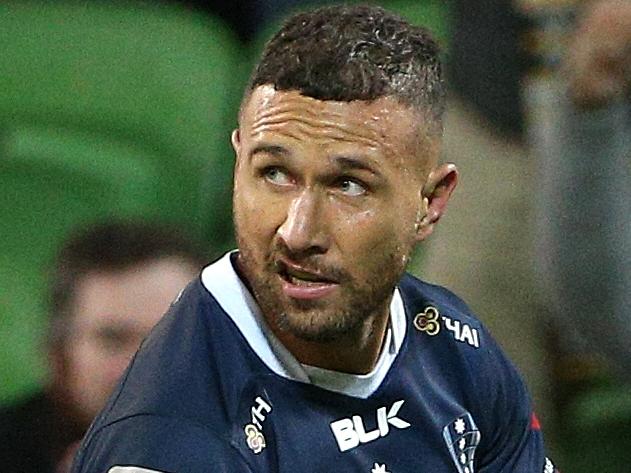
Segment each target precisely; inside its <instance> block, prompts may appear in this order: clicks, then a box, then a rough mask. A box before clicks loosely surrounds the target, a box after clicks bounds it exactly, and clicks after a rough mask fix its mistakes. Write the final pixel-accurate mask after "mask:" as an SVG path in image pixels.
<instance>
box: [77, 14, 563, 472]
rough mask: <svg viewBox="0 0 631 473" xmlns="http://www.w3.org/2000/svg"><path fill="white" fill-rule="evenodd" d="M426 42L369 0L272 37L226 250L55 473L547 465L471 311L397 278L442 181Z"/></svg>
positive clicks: (433, 51)
mask: <svg viewBox="0 0 631 473" xmlns="http://www.w3.org/2000/svg"><path fill="white" fill-rule="evenodd" d="M438 52H439V51H438V47H437V45H436V44H435V42H434V41H433V40H432V38H431V36H430V35H429V33H428V32H427V31H425V30H424V29H420V28H416V27H412V26H410V25H409V24H407V23H406V22H404V21H403V20H402V19H400V18H399V17H396V16H393V15H390V14H388V13H386V12H385V11H384V10H382V9H380V8H371V7H330V8H322V9H319V10H316V11H313V12H311V13H304V14H299V15H297V16H294V17H293V18H291V19H290V20H289V21H288V22H287V23H286V24H285V25H284V27H283V28H282V29H281V31H280V32H279V33H278V34H277V35H276V36H275V37H274V38H273V39H272V40H271V41H270V43H269V44H268V45H267V47H266V49H265V51H264V53H263V56H262V59H261V61H260V63H259V65H258V66H257V68H256V71H255V72H254V74H253V76H252V79H251V82H250V85H249V87H248V89H247V91H246V94H245V96H244V100H243V104H242V108H241V112H240V120H239V128H238V130H236V131H235V132H234V133H233V137H232V140H233V144H234V148H235V151H236V155H237V161H236V167H235V181H234V182H235V189H234V220H235V228H236V236H237V242H238V247H239V250H238V251H237V252H233V253H230V254H228V255H226V256H225V257H224V258H222V259H220V260H219V261H217V262H216V263H214V264H212V265H210V266H208V267H207V268H205V269H204V270H203V272H202V274H201V278H200V280H199V281H196V282H194V283H192V284H191V285H190V286H189V287H188V288H187V290H186V291H184V293H183V294H182V296H181V297H180V298H179V299H178V301H177V302H175V303H174V305H173V306H172V308H171V309H170V311H169V314H168V315H167V316H166V317H165V318H164V319H163V320H162V322H161V323H160V324H159V325H158V327H157V329H156V330H155V331H153V332H152V335H151V336H150V337H149V338H148V339H147V340H146V342H145V344H144V345H143V347H142V348H141V349H140V351H139V352H138V354H137V356H136V357H135V359H134V361H133V362H132V364H131V365H130V368H129V369H128V371H127V373H126V375H125V377H124V379H123V381H122V383H121V384H120V386H119V388H118V390H117V391H116V393H115V395H114V396H113V397H112V398H111V399H110V402H109V403H108V405H107V407H106V408H105V410H104V411H103V412H102V413H101V415H100V416H99V418H98V420H97V421H96V422H95V423H94V424H93V426H92V428H91V430H90V432H89V433H88V435H87V436H86V438H85V439H84V442H83V446H82V448H81V449H80V452H79V454H78V456H77V458H76V459H75V464H74V470H73V471H75V472H109V473H147V472H156V471H158V472H179V473H183V472H186V473H202V472H276V471H280V472H295V471H304V472H324V471H344V472H347V471H348V472H366V473H368V472H373V473H379V472H382V473H383V472H391V473H393V472H396V473H400V472H412V471H426V472H432V473H438V472H454V471H458V472H460V473H464V472H466V473H471V472H474V471H475V472H486V473H491V472H537V473H539V472H544V471H545V472H552V471H553V469H554V467H553V466H552V464H551V463H550V462H549V460H547V459H546V458H545V456H544V453H543V443H542V437H541V432H540V430H539V424H538V422H537V420H536V417H535V416H534V414H532V411H531V408H530V406H529V401H528V397H527V393H526V390H525V388H524V386H523V384H522V382H521V380H520V378H519V376H518V374H517V373H516V372H515V370H514V368H513V367H512V365H511V364H510V363H509V362H508V361H507V360H506V359H505V358H504V356H503V355H502V353H501V352H500V350H499V348H497V346H496V345H495V344H494V342H493V340H492V339H491V338H490V336H489V335H488V333H487V332H486V331H485V330H484V328H483V327H482V326H481V324H480V322H479V321H478V320H477V319H475V318H474V317H473V316H472V315H471V314H470V312H469V310H468V309H467V307H466V305H464V303H462V302H461V301H460V300H459V299H457V298H456V297H455V296H454V295H452V294H451V293H449V292H448V291H447V290H445V289H442V288H439V287H436V286H431V285H429V284H426V283H423V282H421V281H418V280H416V279H414V278H413V277H411V276H409V275H405V274H404V271H405V267H406V264H407V262H408V260H409V257H410V254H411V252H412V250H413V248H414V246H415V244H416V243H417V242H419V241H422V240H424V239H425V238H426V237H427V236H429V234H430V233H431V232H432V229H433V227H434V225H435V224H436V223H437V222H438V220H439V219H440V217H441V216H442V214H443V212H444V210H445V206H446V204H447V201H448V199H449V196H450V194H451V193H452V191H453V189H454V187H455V186H456V183H457V180H458V172H457V170H456V168H455V166H453V165H452V164H442V165H439V164H438V163H437V160H438V154H439V149H440V136H441V129H442V125H441V115H442V110H443V101H444V93H443V85H442V82H441V67H440V63H439V60H438Z"/></svg>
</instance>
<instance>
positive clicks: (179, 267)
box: [54, 258, 195, 427]
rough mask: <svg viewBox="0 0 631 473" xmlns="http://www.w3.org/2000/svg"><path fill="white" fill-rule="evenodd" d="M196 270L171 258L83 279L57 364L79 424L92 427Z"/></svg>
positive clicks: (56, 371)
mask: <svg viewBox="0 0 631 473" xmlns="http://www.w3.org/2000/svg"><path fill="white" fill-rule="evenodd" d="M194 274H195V269H194V268H192V267H190V266H189V265H187V264H184V263H182V262H180V261H179V260H177V259H168V258H165V259H162V260H155V261H153V262H147V263H142V264H141V265H138V266H132V267H130V268H128V269H125V270H122V271H116V272H90V273H87V274H86V275H85V276H83V277H82V278H80V279H79V281H78V283H77V286H76V288H75V296H74V300H73V305H72V318H71V322H70V323H71V326H70V327H69V329H68V332H69V336H68V338H67V339H66V341H65V345H64V347H63V353H62V354H61V356H60V360H61V361H60V363H59V365H61V366H58V367H56V369H55V370H54V375H55V376H56V377H57V378H58V379H55V380H54V381H55V383H56V384H58V385H59V384H61V388H62V389H63V390H64V392H65V393H66V394H65V395H66V397H67V399H66V402H67V403H68V405H69V408H70V409H71V411H72V412H73V415H74V416H76V417H78V419H77V422H78V423H79V425H81V426H82V427H87V425H89V422H91V421H92V419H93V417H94V416H95V415H96V414H97V413H98V412H99V411H100V410H101V408H102V407H103V406H104V405H105V402H106V400H107V398H108V397H109V395H110V394H111V392H112V390H113V388H114V386H115V384H116V382H117V381H118V379H119V377H120V376H121V374H122V373H123V371H124V370H125V368H126V367H127V364H128V363H129V361H130V360H131V358H132V356H133V355H134V353H135V352H136V350H137V349H138V347H139V345H140V342H141V341H142V340H143V338H144V337H145V336H146V335H147V334H148V332H149V331H150V330H151V328H152V327H153V326H154V325H155V324H156V322H157V321H158V320H159V319H160V317H161V316H162V314H163V313H164V312H165V311H166V310H167V309H168V307H169V304H170V303H171V301H173V299H174V298H175V297H176V296H177V294H178V293H179V291H180V290H182V289H183V288H184V286H185V285H186V284H187V283H188V282H189V281H190V280H191V278H192V277H193V276H194Z"/></svg>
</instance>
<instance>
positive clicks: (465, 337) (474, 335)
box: [413, 305, 480, 348]
mask: <svg viewBox="0 0 631 473" xmlns="http://www.w3.org/2000/svg"><path fill="white" fill-rule="evenodd" d="M413 322H414V327H415V328H416V330H418V331H419V332H424V333H426V334H427V335H430V336H432V337H433V336H434V335H438V334H439V333H440V328H441V325H442V326H443V327H444V328H445V330H447V331H449V332H451V333H452V334H453V337H454V338H455V339H456V341H458V342H461V343H466V344H467V345H470V346H472V347H474V348H480V334H479V332H478V329H476V328H473V327H471V326H470V325H469V324H466V323H464V322H461V321H459V320H456V319H452V318H451V317H447V316H446V315H440V313H439V312H438V309H437V308H436V307H433V306H431V305H430V306H427V307H426V308H425V310H424V311H423V312H419V313H418V314H416V316H415V317H414V321H413Z"/></svg>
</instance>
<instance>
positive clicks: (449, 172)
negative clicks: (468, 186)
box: [416, 163, 458, 241]
mask: <svg viewBox="0 0 631 473" xmlns="http://www.w3.org/2000/svg"><path fill="white" fill-rule="evenodd" d="M457 184H458V169H457V168H456V165H455V164H453V163H446V164H442V165H441V166H439V167H438V168H436V169H434V170H433V171H432V172H431V173H430V174H429V176H428V178H427V181H426V182H425V185H424V186H423V191H422V199H423V201H422V206H423V211H424V212H423V213H424V215H423V217H422V218H421V219H420V221H419V222H418V223H417V231H416V239H417V241H421V240H424V239H425V238H427V237H428V236H429V235H431V233H432V232H433V231H434V225H435V224H436V223H437V222H438V221H439V220H440V218H441V217H442V216H443V214H444V213H445V210H446V208H447V202H448V201H449V198H450V197H451V194H452V193H453V191H454V189H455V188H456V185H457Z"/></svg>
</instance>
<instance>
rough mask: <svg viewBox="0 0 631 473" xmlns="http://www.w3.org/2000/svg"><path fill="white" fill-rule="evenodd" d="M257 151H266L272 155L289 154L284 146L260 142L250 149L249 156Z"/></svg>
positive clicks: (257, 152)
mask: <svg viewBox="0 0 631 473" xmlns="http://www.w3.org/2000/svg"><path fill="white" fill-rule="evenodd" d="M259 153H267V154H271V155H273V156H287V155H289V151H288V150H287V149H286V148H283V147H282V146H278V145H268V144H260V145H257V146H255V147H254V148H253V149H252V151H250V157H252V156H254V155H256V154H259Z"/></svg>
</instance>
